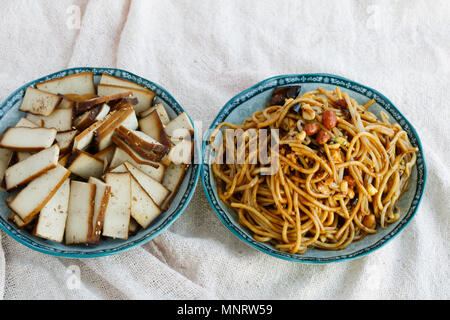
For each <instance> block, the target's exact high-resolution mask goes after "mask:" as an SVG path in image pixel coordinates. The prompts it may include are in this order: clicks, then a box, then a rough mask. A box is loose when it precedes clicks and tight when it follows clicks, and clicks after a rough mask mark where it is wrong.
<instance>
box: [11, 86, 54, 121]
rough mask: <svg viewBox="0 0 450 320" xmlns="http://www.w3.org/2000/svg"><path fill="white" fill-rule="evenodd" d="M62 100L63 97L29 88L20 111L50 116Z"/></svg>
mask: <svg viewBox="0 0 450 320" xmlns="http://www.w3.org/2000/svg"><path fill="white" fill-rule="evenodd" d="M61 100H62V97H61V96H58V95H56V94H53V93H49V92H45V91H41V90H39V89H35V88H32V87H28V88H27V90H26V91H25V96H24V97H23V99H22V104H21V105H20V107H19V110H20V111H24V112H29V113H32V114H36V115H42V116H49V115H50V114H51V113H52V112H53V110H55V108H56V107H57V106H58V104H59V103H60V102H61Z"/></svg>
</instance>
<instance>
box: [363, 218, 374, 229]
mask: <svg viewBox="0 0 450 320" xmlns="http://www.w3.org/2000/svg"><path fill="white" fill-rule="evenodd" d="M375 223H376V221H375V215H374V214H368V215H367V216H365V217H364V219H363V225H365V226H366V227H367V228H370V229H373V227H374V226H375Z"/></svg>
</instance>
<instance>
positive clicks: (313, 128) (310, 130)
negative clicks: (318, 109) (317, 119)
mask: <svg viewBox="0 0 450 320" xmlns="http://www.w3.org/2000/svg"><path fill="white" fill-rule="evenodd" d="M319 129H320V126H319V125H318V124H317V123H308V124H306V125H305V131H306V134H307V135H308V136H312V135H315V134H316V133H317V132H318V131H319Z"/></svg>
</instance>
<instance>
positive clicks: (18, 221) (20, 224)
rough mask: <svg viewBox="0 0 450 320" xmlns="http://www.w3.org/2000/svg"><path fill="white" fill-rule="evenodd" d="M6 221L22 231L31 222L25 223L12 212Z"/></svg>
mask: <svg viewBox="0 0 450 320" xmlns="http://www.w3.org/2000/svg"><path fill="white" fill-rule="evenodd" d="M8 220H9V221H11V222H13V223H14V224H15V225H16V226H17V228H19V229H22V228H23V227H26V226H27V225H29V224H30V223H31V222H33V220H31V221H29V222H28V223H25V222H24V221H23V220H22V219H21V218H20V217H19V216H18V215H17V214H15V213H14V212H11V214H10V215H9V216H8Z"/></svg>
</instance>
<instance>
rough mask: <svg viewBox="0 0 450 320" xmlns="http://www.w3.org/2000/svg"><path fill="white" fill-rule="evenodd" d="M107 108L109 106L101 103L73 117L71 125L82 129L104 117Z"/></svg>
mask: <svg viewBox="0 0 450 320" xmlns="http://www.w3.org/2000/svg"><path fill="white" fill-rule="evenodd" d="M109 110H110V108H109V106H108V105H107V104H106V103H103V104H101V105H99V106H96V107H94V108H92V109H91V110H89V111H86V112H85V113H83V114H82V115H80V116H78V117H77V118H75V120H74V121H73V125H74V127H75V128H77V130H80V131H82V130H84V129H86V128H87V127H89V126H90V125H91V124H93V123H94V122H96V121H98V120H102V119H104V118H105V117H106V116H107V115H108V113H109Z"/></svg>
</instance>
